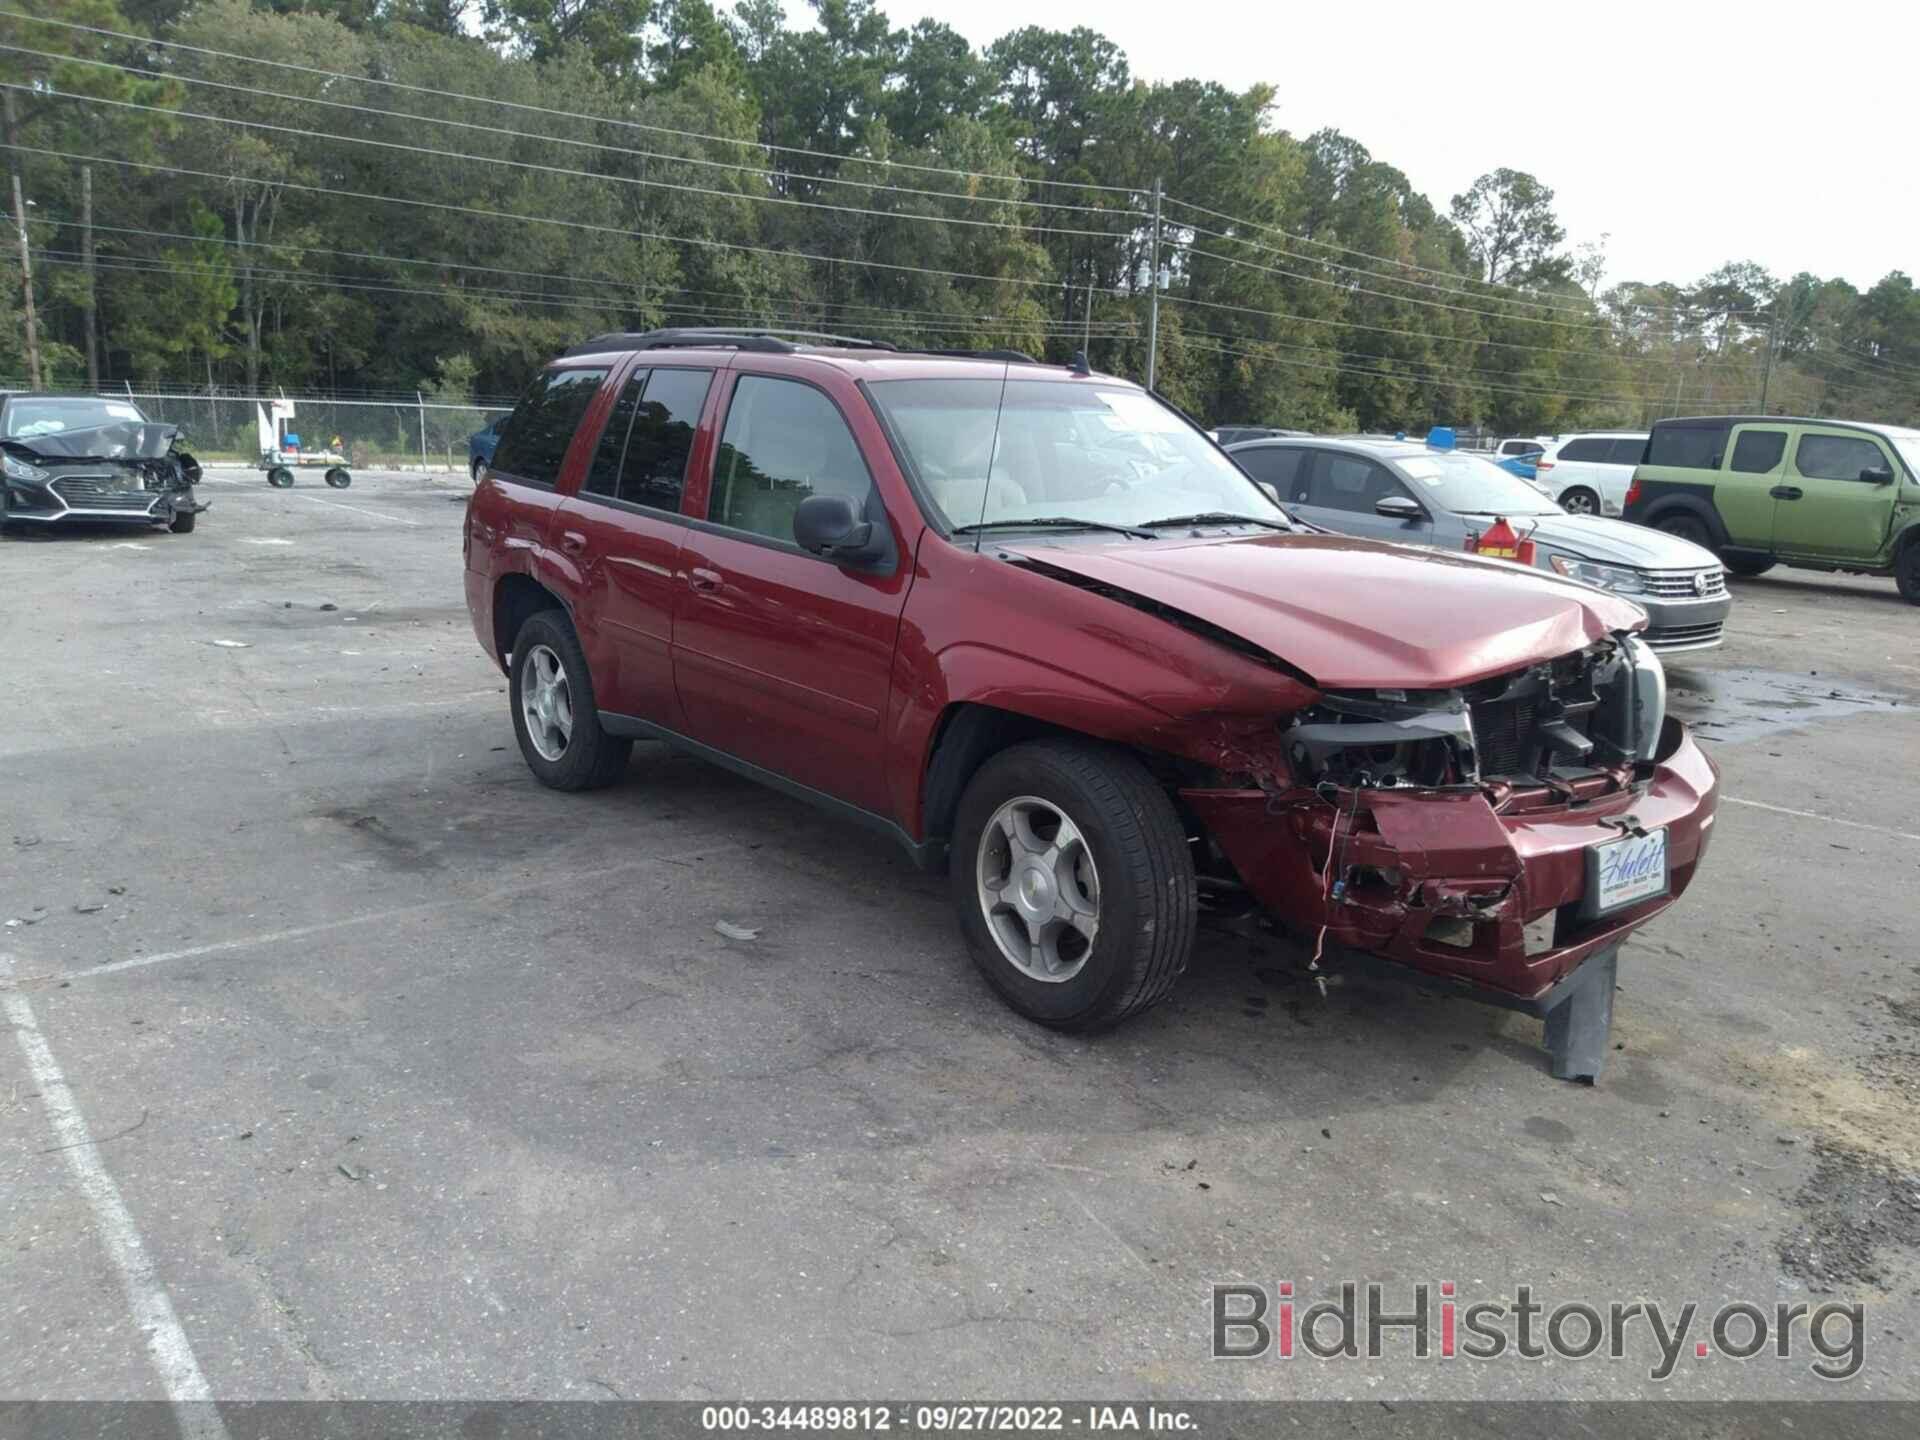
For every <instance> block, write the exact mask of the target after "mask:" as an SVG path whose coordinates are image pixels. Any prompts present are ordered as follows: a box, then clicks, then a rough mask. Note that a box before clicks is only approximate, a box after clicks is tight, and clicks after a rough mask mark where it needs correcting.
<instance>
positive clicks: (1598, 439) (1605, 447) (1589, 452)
mask: <svg viewBox="0 0 1920 1440" xmlns="http://www.w3.org/2000/svg"><path fill="white" fill-rule="evenodd" d="M1612 448H1613V441H1611V440H1609V439H1608V438H1607V437H1606V436H1604V435H1589V436H1587V437H1586V438H1585V439H1581V440H1569V441H1568V442H1567V443H1566V444H1565V445H1563V446H1561V447H1560V453H1559V454H1558V455H1557V456H1555V457H1554V458H1555V459H1556V460H1599V461H1604V460H1605V459H1606V458H1607V452H1608V451H1609V450H1610V449H1612Z"/></svg>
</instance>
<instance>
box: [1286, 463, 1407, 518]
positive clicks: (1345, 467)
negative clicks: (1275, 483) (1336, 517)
mask: <svg viewBox="0 0 1920 1440" xmlns="http://www.w3.org/2000/svg"><path fill="white" fill-rule="evenodd" d="M1309 492H1310V494H1311V495H1312V497H1313V498H1312V499H1311V500H1310V501H1309V502H1308V503H1309V504H1313V505H1321V506H1324V507H1326V508H1327V509H1329V510H1345V511H1347V512H1348V513H1350V514H1354V515H1371V514H1372V513H1373V507H1374V505H1375V504H1376V503H1378V502H1379V501H1380V500H1382V499H1384V498H1385V497H1387V496H1388V495H1403V494H1405V493H1406V492H1405V491H1404V490H1402V489H1401V488H1400V485H1399V482H1397V481H1396V480H1395V479H1394V478H1393V476H1392V475H1391V474H1390V473H1389V472H1388V471H1387V469H1386V467H1384V466H1381V465H1376V464H1374V463H1373V461H1371V460H1363V459H1361V458H1360V457H1359V456H1357V455H1338V454H1335V453H1333V452H1332V451H1329V450H1323V451H1321V452H1320V453H1319V454H1318V455H1317V456H1315V458H1314V465H1313V481H1312V484H1311V486H1310V487H1309Z"/></svg>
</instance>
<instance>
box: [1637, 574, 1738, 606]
mask: <svg viewBox="0 0 1920 1440" xmlns="http://www.w3.org/2000/svg"><path fill="white" fill-rule="evenodd" d="M1644 573H1645V575H1646V577H1647V590H1646V593H1647V594H1649V595H1657V596H1659V597H1660V598H1661V599H1662V600H1706V599H1710V598H1712V597H1713V596H1715V595H1724V594H1726V593H1727V572H1726V571H1724V570H1721V569H1718V568H1716V569H1712V570H1648V571H1645V572H1644ZM1696 577H1698V583H1696Z"/></svg>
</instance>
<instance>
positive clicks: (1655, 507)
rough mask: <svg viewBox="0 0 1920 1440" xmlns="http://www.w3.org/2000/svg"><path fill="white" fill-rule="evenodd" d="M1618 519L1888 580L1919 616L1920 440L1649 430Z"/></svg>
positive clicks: (1865, 428)
mask: <svg viewBox="0 0 1920 1440" xmlns="http://www.w3.org/2000/svg"><path fill="white" fill-rule="evenodd" d="M1622 518H1624V519H1627V520H1631V521H1633V522H1634V523H1635V524H1638V525H1651V526H1652V527H1653V528H1654V529H1656V530H1664V531H1666V532H1667V533H1668V534H1669V535H1677V536H1679V537H1680V538H1681V539H1683V540H1691V541H1693V542H1694V543H1695V544H1697V545H1705V546H1707V547H1708V548H1709V549H1712V550H1716V551H1718V552H1719V554H1720V558H1721V560H1722V561H1724V562H1725V564H1726V567H1727V568H1728V569H1729V570H1731V571H1733V573H1734V574H1736V575H1759V574H1761V573H1762V572H1764V571H1767V570H1771V569H1772V568H1773V567H1774V566H1775V565H1776V564H1781V565H1794V566H1798V567H1800V568H1801V569H1805V570H1846V571H1853V572H1856V573H1861V574H1867V575H1891V576H1893V577H1894V579H1895V580H1896V581H1898V582H1899V585H1900V594H1901V595H1902V596H1903V597H1904V598H1905V599H1907V600H1909V601H1911V602H1912V603H1914V604H1916V605H1920V430H1903V429H1900V428H1898V427H1896V426H1892V425H1866V424H1860V423H1858V422H1855V421H1852V420H1791V419H1788V418H1786V417H1785V416H1780V415H1757V416H1756V415H1748V416H1740V415H1716V416H1709V417H1705V418H1699V419H1685V420H1656V421H1655V422H1654V425H1653V434H1652V435H1651V436H1650V437H1649V438H1648V440H1647V450H1646V454H1645V456H1644V457H1643V458H1642V459H1641V461H1640V465H1639V468H1638V469H1636V470H1635V471H1634V472H1633V484H1632V485H1631V486H1630V487H1629V488H1628V490H1627V502H1626V507H1625V510H1624V512H1623V516H1622Z"/></svg>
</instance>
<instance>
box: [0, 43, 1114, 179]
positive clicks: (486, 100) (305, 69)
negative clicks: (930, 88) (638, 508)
mask: <svg viewBox="0 0 1920 1440" xmlns="http://www.w3.org/2000/svg"><path fill="white" fill-rule="evenodd" d="M0 15H6V16H11V17H12V18H13V19H15V20H26V21H30V22H32V23H33V24H36V25H55V26H58V27H60V28H61V29H64V30H78V31H84V32H86V33H87V34H91V35H102V36H105V37H107V38H109V39H113V40H128V41H131V42H133V43H134V44H136V45H162V46H165V47H167V48H168V49H171V50H183V51H187V52H189V53H192V54H196V55H211V56H213V57H215V58H217V59H221V60H238V61H239V62H241V63H242V64H245V65H266V66H270V67H272V68H274V69H278V70H293V71H297V72H299V73H301V74H304V75H319V76H324V77H326V78H327V79H331V80H351V81H354V82H355V83H357V84H361V85H380V86H384V87H386V88H388V89H392V90H405V91H409V92H412V93H414V94H418V95H433V96H437V97H439V98H441V99H443V100H464V101H467V102H468V103H470V104H475V105H497V106H502V107H504V108H506V109H510V110H520V111H524V112H526V113H528V114H534V115H550V116H553V117H555V118H558V119H564V120H585V121H588V122H590V123H592V124H595V125H616V126H620V127H623V128H625V129H631V130H645V131H650V132H652V133H654V134H658V135H673V136H677V137H679V138H681V139H685V140H700V141H705V142H707V143H710V144H715V145H744V146H748V147H750V148H752V149H756V150H766V151H770V152H779V153H781V154H786V155H805V156H809V157H811V158H813V159H819V160H832V161H834V162H836V163H839V164H848V163H852V164H860V165H884V166H887V167H889V168H891V169H896V170H911V171H915V172H917V173H920V174H929V175H951V176H953V177H955V178H956V179H961V180H1008V179H1022V180H1025V181H1026V182H1027V183H1029V184H1035V185H1054V186H1059V187H1061V188H1063V189H1071V190H1090V191H1101V192H1105V193H1108V194H1116V195H1135V194H1138V193H1139V191H1138V190H1137V189H1136V188H1135V187H1133V186H1130V185H1097V184H1094V183H1093V182H1092V181H1088V180H1048V179H1043V178H1038V177H1035V178H1029V177H1025V176H1009V175H996V174H994V173H992V172H990V171H984V170H957V169H953V168H950V167H948V166H944V165H917V164H913V163H911V162H908V161H905V160H871V159H866V158H863V157H861V156H857V155H838V154H835V153H834V152H833V151H831V150H809V149H806V148H804V147H802V146H798V145H773V144H769V143H768V142H766V141H764V140H743V139H740V138H738V137H737V136H732V135H707V134H703V133H701V132H700V131H697V130H676V129H674V128H673V127H671V126H668V125H650V124H647V123H645V122H643V121H639V120H622V119H619V118H617V117H615V116H611V115H592V114H585V113H582V112H580V111H575V110H558V109H553V108H551V107H548V106H544V105H528V104H524V103H522V102H520V101H516V100H501V99H497V98H495V97H494V96H491V95H473V94H469V93H467V92H465V91H460V90H437V89H435V88H433V87H432V86H429V85H411V84H408V83H406V82H405V81H400V80H381V79H376V78H375V77H373V76H371V75H350V74H347V73H345V72H344V71H339V70H323V69H321V68H319V67H318V66H314V65H297V64H295V63H293V62H292V61H288V60H267V59H264V58H262V57H259V56H255V55H238V54H235V53H233V52H232V51H229V50H212V49H209V48H207V47H206V46H202V45H189V44H186V43H185V42H183V41H179V40H161V39H158V38H156V37H154V36H151V35H134V34H130V33H128V32H127V31H124V30H108V29H104V28H102V27H101V26H97V25H81V24H79V23H77V22H75V21H72V20H53V19H49V18H47V17H45V16H39V15H27V14H23V13H22V12H20V11H18V10H9V9H5V8H0Z"/></svg>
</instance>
